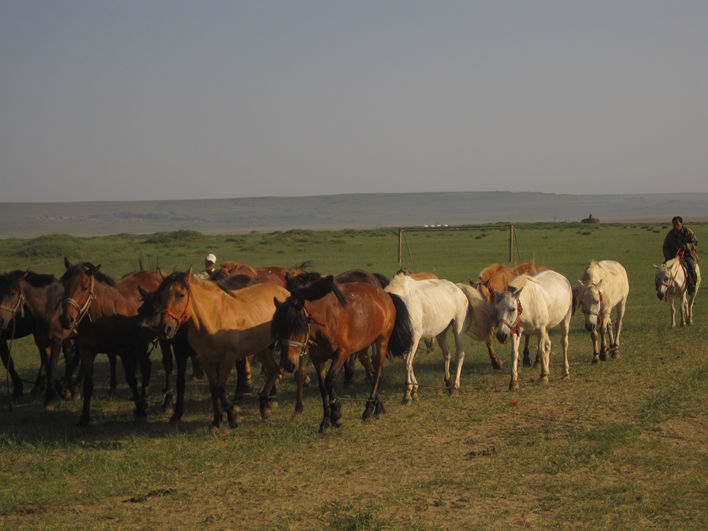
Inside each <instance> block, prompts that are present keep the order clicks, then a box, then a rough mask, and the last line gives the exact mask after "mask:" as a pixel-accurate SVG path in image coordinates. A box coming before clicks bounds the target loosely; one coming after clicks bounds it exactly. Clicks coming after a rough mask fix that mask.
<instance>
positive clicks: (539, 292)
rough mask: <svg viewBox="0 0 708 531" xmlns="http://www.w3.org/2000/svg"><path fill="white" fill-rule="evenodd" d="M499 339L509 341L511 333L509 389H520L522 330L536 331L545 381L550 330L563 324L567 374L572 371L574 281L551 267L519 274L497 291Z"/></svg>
mask: <svg viewBox="0 0 708 531" xmlns="http://www.w3.org/2000/svg"><path fill="white" fill-rule="evenodd" d="M496 296H497V303H496V311H497V319H498V323H497V334H496V335H497V339H498V340H499V342H500V343H502V344H503V343H506V340H507V339H509V336H511V381H510V382H509V390H513V389H518V387H519V383H518V374H517V362H518V358H519V343H520V341H521V334H535V335H536V337H537V338H538V354H539V355H540V358H541V380H540V381H541V382H544V383H545V382H548V374H549V372H550V371H549V358H550V354H551V338H550V336H549V334H548V331H549V330H550V329H551V328H553V327H555V326H557V325H558V324H560V325H561V347H562V349H563V361H564V368H563V377H564V378H567V377H568V376H569V374H570V365H569V363H568V333H569V331H570V318H571V317H572V315H573V291H572V288H571V286H570V281H568V279H567V278H565V277H564V276H563V275H561V274H560V273H556V272H555V271H552V270H550V269H548V270H546V271H542V272H540V273H538V274H536V275H534V276H531V275H528V274H526V273H525V274H523V275H520V276H518V277H516V278H515V279H514V280H513V281H512V282H511V284H509V287H508V288H507V291H505V292H504V293H499V292H497V294H496Z"/></svg>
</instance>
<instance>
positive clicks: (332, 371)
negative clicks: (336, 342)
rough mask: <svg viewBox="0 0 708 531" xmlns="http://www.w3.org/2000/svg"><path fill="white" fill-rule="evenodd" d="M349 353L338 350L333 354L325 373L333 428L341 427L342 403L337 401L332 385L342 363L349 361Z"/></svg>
mask: <svg viewBox="0 0 708 531" xmlns="http://www.w3.org/2000/svg"><path fill="white" fill-rule="evenodd" d="M350 356H351V354H350V353H348V352H345V351H342V350H339V351H337V352H335V353H334V359H333V360H332V363H331V365H330V366H329V371H327V376H326V377H325V387H326V389H327V393H328V395H329V408H330V413H329V418H330V420H331V421H332V425H333V426H334V427H335V428H339V427H340V426H341V425H342V422H341V418H342V403H341V402H340V401H339V400H337V397H336V395H335V393H334V384H335V382H336V381H337V376H339V372H340V370H341V369H342V366H343V365H344V362H345V361H346V360H347V359H349V357H350Z"/></svg>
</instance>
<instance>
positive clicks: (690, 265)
mask: <svg viewBox="0 0 708 531" xmlns="http://www.w3.org/2000/svg"><path fill="white" fill-rule="evenodd" d="M671 224H672V225H673V229H671V230H670V231H669V233H668V234H667V235H666V238H664V246H663V251H664V260H665V261H666V260H671V259H672V258H674V257H675V256H677V255H680V256H681V258H682V259H683V263H684V265H685V266H686V273H687V274H686V277H687V280H686V282H687V284H688V286H687V290H688V292H689V293H693V292H694V291H696V282H697V278H696V264H697V263H698V239H697V238H696V235H695V234H694V233H693V231H692V230H691V229H689V228H688V227H686V225H684V224H683V218H682V217H681V216H674V218H673V219H672V220H671Z"/></svg>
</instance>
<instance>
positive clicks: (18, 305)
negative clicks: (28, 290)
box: [0, 288, 25, 320]
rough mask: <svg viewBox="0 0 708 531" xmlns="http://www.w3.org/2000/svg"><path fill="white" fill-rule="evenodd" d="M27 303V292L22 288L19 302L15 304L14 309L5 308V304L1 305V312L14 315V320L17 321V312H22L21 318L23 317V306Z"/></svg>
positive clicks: (18, 298)
mask: <svg viewBox="0 0 708 531" xmlns="http://www.w3.org/2000/svg"><path fill="white" fill-rule="evenodd" d="M24 302H25V290H23V289H22V288H20V295H19V297H17V302H16V303H15V307H14V308H10V307H9V306H5V305H4V304H0V310H5V311H7V312H10V313H11V314H12V319H13V320H14V319H15V316H16V315H17V312H20V317H21V316H22V308H23V307H22V305H23V304H24Z"/></svg>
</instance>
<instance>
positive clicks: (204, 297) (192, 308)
mask: <svg viewBox="0 0 708 531" xmlns="http://www.w3.org/2000/svg"><path fill="white" fill-rule="evenodd" d="M144 295H145V294H144ZM288 295H289V293H288V291H287V290H285V288H281V287H280V286H276V285H274V284H255V285H253V286H249V287H245V288H243V289H240V290H238V291H235V292H231V291H229V290H228V289H226V288H224V287H222V286H220V285H218V284H216V283H214V282H209V281H204V280H200V279H198V278H194V277H193V276H192V268H191V267H190V268H189V270H188V271H187V272H186V273H172V274H171V275H169V276H168V275H164V274H163V280H162V282H161V284H160V286H159V287H158V289H157V290H156V291H154V292H153V293H152V294H150V297H151V299H152V300H153V303H154V304H153V306H154V307H153V314H152V315H144V316H143V317H142V319H141V324H142V325H143V326H146V327H150V328H155V329H157V331H158V334H159V336H160V337H162V338H164V339H171V338H173V337H174V336H175V334H176V333H177V331H178V330H179V328H180V327H181V326H182V325H183V324H185V323H187V326H188V329H187V340H188V341H189V344H190V345H191V347H192V348H193V349H194V350H195V351H196V352H197V355H198V356H199V360H200V362H201V363H202V366H203V368H204V371H205V372H206V374H207V378H208V379H209V390H210V392H211V398H212V405H213V409H214V419H213V421H212V423H211V425H210V428H212V429H218V427H219V424H220V422H221V413H222V408H223V410H226V414H227V416H228V421H229V425H230V426H231V427H235V426H237V425H238V422H239V413H238V409H237V407H236V406H235V405H233V404H232V403H231V402H230V400H229V399H228V398H227V397H226V390H225V383H226V380H227V379H228V377H229V374H230V373H231V368H232V367H233V366H234V362H235V361H236V360H237V359H241V358H244V357H246V356H249V355H251V354H258V356H259V357H260V360H261V363H262V364H263V368H264V371H265V373H266V383H265V386H264V388H263V391H262V393H261V396H260V406H261V407H260V409H261V416H262V417H263V418H267V417H268V416H270V414H271V409H270V403H269V394H270V391H271V389H272V388H273V385H274V384H275V380H276V378H277V376H278V374H279V370H278V366H277V364H276V363H275V362H274V361H273V357H272V355H271V351H270V346H271V345H272V344H273V337H272V335H271V319H272V317H273V313H274V312H275V301H278V300H281V301H283V300H285V299H286V298H287V297H288Z"/></svg>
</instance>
